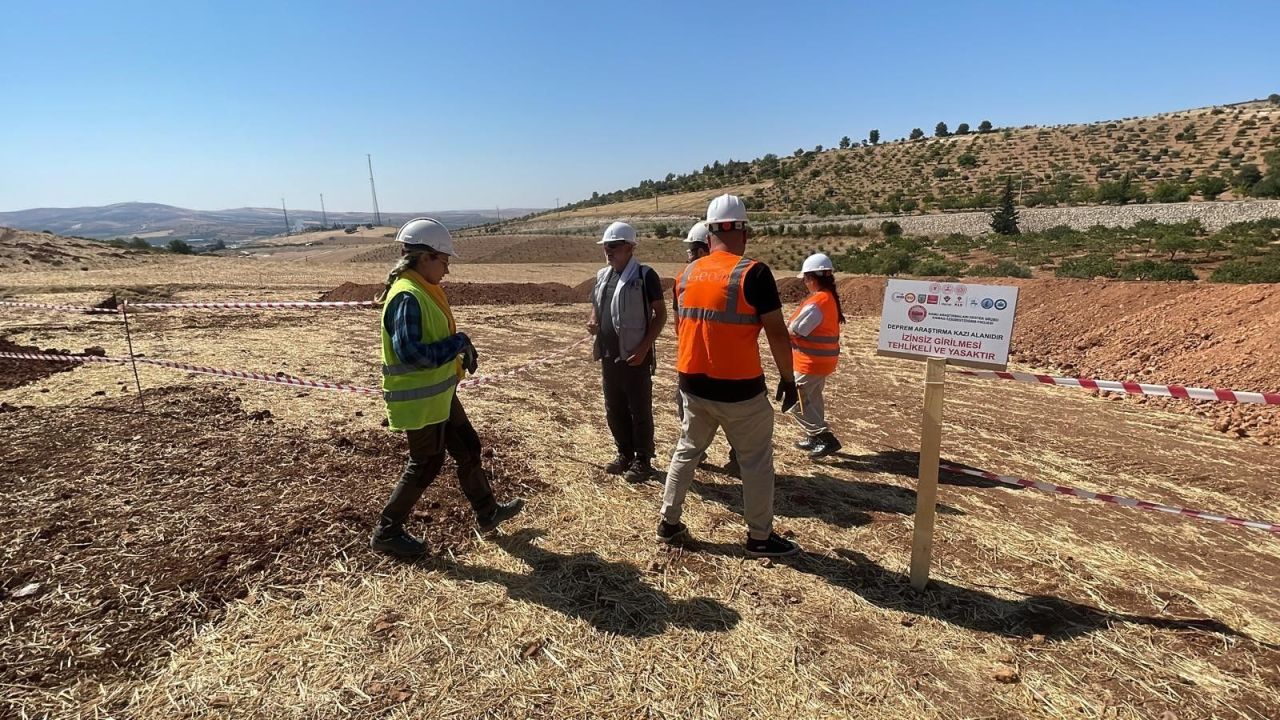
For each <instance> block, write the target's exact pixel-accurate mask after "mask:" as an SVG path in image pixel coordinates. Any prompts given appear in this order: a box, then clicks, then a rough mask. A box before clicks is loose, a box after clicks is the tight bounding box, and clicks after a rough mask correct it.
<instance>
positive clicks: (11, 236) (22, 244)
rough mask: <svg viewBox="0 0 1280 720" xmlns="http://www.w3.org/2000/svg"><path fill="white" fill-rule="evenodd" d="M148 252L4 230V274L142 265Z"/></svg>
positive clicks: (0, 230) (0, 234) (0, 248)
mask: <svg viewBox="0 0 1280 720" xmlns="http://www.w3.org/2000/svg"><path fill="white" fill-rule="evenodd" d="M150 254H151V251H148V250H130V249H127V248H117V247H112V246H110V245H107V244H105V243H100V242H94V241H92V240H84V239H80V238H69V237H62V236H60V235H50V234H46V233H36V232H30V231H27V230H17V229H14V228H7V227H0V271H6V272H12V271H25V270H52V269H56V268H61V269H66V270H73V269H83V270H89V269H98V268H102V267H109V266H114V265H119V264H127V263H132V262H140V261H141V258H144V257H146V256H148V255H150Z"/></svg>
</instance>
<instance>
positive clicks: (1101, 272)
mask: <svg viewBox="0 0 1280 720" xmlns="http://www.w3.org/2000/svg"><path fill="white" fill-rule="evenodd" d="M1053 274H1054V275H1055V276H1057V277H1062V278H1084V279H1085V280H1092V279H1093V278H1096V277H1105V278H1115V277H1119V276H1120V268H1119V267H1118V266H1117V265H1116V261H1115V260H1114V259H1113V258H1111V257H1110V256H1108V255H1085V256H1084V257H1077V258H1070V259H1067V260H1063V261H1062V263H1061V264H1060V265H1058V267H1057V269H1055V270H1054V272H1053Z"/></svg>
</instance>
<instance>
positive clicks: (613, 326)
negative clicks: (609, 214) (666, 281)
mask: <svg viewBox="0 0 1280 720" xmlns="http://www.w3.org/2000/svg"><path fill="white" fill-rule="evenodd" d="M638 242H639V241H638V240H637V239H636V230H635V228H633V227H631V226H630V225H628V224H626V223H624V222H615V223H613V224H612V225H610V226H609V227H608V228H607V229H606V230H605V231H604V237H602V238H601V239H600V242H599V243H598V244H599V245H603V246H604V255H605V259H606V260H608V262H609V264H608V265H607V266H605V267H603V268H601V269H600V272H598V273H596V284H595V288H594V289H593V290H592V291H591V320H590V321H589V322H588V323H587V329H588V330H590V331H591V333H592V334H594V335H595V336H596V340H595V347H594V350H593V352H592V355H593V357H595V359H597V360H599V361H600V368H601V374H602V376H603V384H604V409H605V416H606V417H607V419H608V421H609V430H610V432H612V433H613V442H614V444H615V445H616V446H617V448H618V456H617V457H616V458H614V460H613V462H611V463H609V464H608V465H606V466H605V472H608V473H610V474H613V475H623V476H624V477H626V479H627V480H628V481H629V482H642V481H644V480H647V479H648V478H649V477H650V476H652V474H653V455H654V447H653V374H654V371H655V370H656V368H657V361H656V360H655V359H654V355H653V343H654V341H655V340H656V339H657V338H658V335H659V334H660V333H661V332H662V327H663V325H665V324H666V322H667V309H666V307H665V306H664V304H663V301H662V281H661V280H659V279H658V273H656V272H654V271H653V268H650V267H648V266H646V265H641V264H640V263H639V261H637V260H636V258H635V249H636V244H637V243H638Z"/></svg>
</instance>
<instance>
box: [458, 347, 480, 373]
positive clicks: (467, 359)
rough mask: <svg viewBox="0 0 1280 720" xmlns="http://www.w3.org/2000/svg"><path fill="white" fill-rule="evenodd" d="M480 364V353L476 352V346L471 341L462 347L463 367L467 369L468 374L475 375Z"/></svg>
mask: <svg viewBox="0 0 1280 720" xmlns="http://www.w3.org/2000/svg"><path fill="white" fill-rule="evenodd" d="M479 365H480V353H478V352H476V346H475V345H472V344H470V343H468V344H467V346H466V347H465V348H463V349H462V368H463V369H464V370H466V371H467V374H468V375H475V374H476V368H477V367H479Z"/></svg>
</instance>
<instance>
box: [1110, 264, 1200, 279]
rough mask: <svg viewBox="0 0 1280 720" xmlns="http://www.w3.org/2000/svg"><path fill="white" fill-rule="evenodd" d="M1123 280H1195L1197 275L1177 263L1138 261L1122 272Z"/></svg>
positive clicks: (1186, 266)
mask: <svg viewBox="0 0 1280 720" xmlns="http://www.w3.org/2000/svg"><path fill="white" fill-rule="evenodd" d="M1120 278H1121V279H1122V280H1195V279H1197V278H1196V273H1195V271H1194V270H1192V269H1191V267H1190V266H1188V265H1185V264H1183V263H1176V262H1156V261H1154V260H1138V261H1135V262H1131V263H1129V264H1128V265H1125V266H1124V269H1122V270H1121V271H1120Z"/></svg>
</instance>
